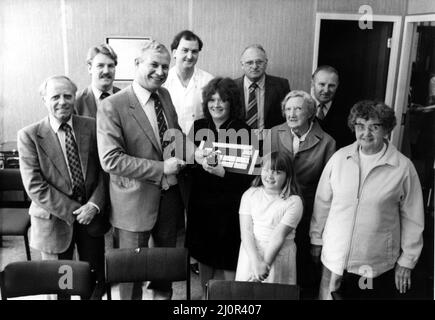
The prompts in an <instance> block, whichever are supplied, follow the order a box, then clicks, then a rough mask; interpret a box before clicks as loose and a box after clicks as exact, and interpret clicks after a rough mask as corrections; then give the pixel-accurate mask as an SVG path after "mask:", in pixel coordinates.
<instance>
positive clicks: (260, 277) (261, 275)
mask: <svg viewBox="0 0 435 320" xmlns="http://www.w3.org/2000/svg"><path fill="white" fill-rule="evenodd" d="M269 271H270V266H269V265H268V264H267V263H266V262H264V260H257V261H254V263H253V272H254V274H253V278H254V281H264V280H266V278H267V277H268V276H269Z"/></svg>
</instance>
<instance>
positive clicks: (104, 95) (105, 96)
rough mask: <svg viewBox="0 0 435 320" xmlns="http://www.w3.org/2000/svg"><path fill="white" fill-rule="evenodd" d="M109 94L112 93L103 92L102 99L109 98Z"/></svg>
mask: <svg viewBox="0 0 435 320" xmlns="http://www.w3.org/2000/svg"><path fill="white" fill-rule="evenodd" d="M108 96H110V93H108V92H106V91H104V92H103V93H101V96H100V100H104V99H105V98H107V97H108Z"/></svg>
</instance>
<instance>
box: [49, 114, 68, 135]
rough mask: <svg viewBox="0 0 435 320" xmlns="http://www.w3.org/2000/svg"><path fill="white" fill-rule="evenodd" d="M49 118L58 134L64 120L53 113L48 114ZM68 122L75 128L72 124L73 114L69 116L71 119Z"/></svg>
mask: <svg viewBox="0 0 435 320" xmlns="http://www.w3.org/2000/svg"><path fill="white" fill-rule="evenodd" d="M48 120H49V122H50V126H51V128H52V129H53V131H54V133H56V134H57V132H58V131H59V129H60V126H61V125H62V122H60V121H59V120H57V119H56V118H55V117H54V116H53V115H52V114H49V115H48ZM66 123H67V124H68V125H69V126H70V127H71V129H74V128H73V124H72V116H71V117H70V118H69V120H68V121H67V122H66Z"/></svg>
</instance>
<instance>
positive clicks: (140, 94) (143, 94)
mask: <svg viewBox="0 0 435 320" xmlns="http://www.w3.org/2000/svg"><path fill="white" fill-rule="evenodd" d="M132 86H133V92H134V94H135V95H136V97H137V98H138V100H139V102H140V104H141V105H142V106H145V104H146V103H147V102H148V100H149V99H150V97H151V92H150V91H148V90H147V89H145V88H144V87H142V86H141V85H140V84H139V83H138V82H137V81H136V80H133V84H132Z"/></svg>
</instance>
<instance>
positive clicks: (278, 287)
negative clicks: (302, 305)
mask: <svg viewBox="0 0 435 320" xmlns="http://www.w3.org/2000/svg"><path fill="white" fill-rule="evenodd" d="M206 297H207V300H299V299H300V290H299V286H297V285H289V284H278V283H263V282H248V281H229V280H209V281H208V283H207V294H206Z"/></svg>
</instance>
